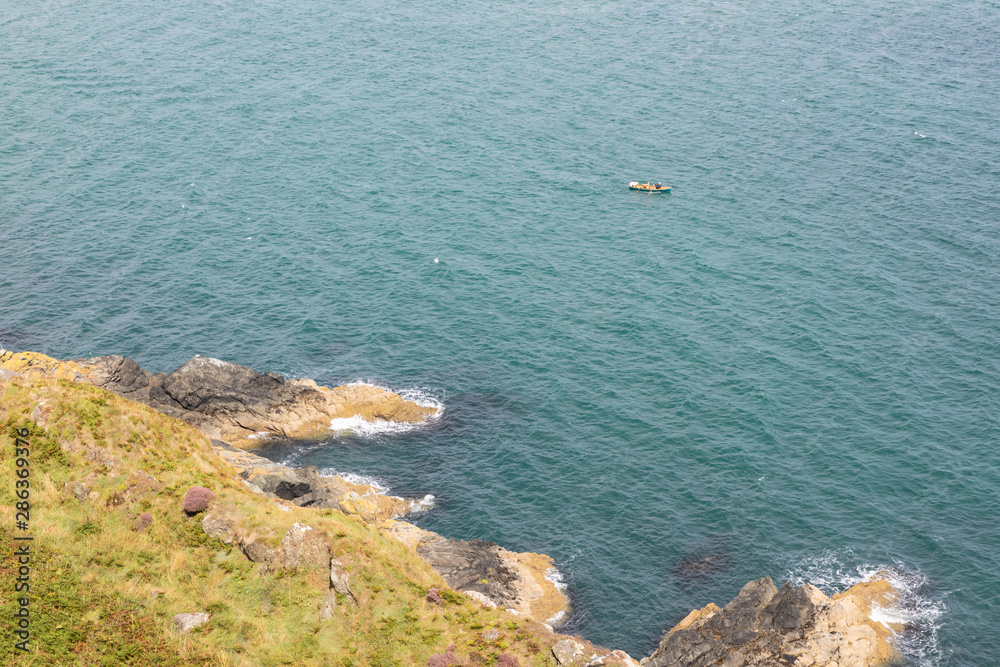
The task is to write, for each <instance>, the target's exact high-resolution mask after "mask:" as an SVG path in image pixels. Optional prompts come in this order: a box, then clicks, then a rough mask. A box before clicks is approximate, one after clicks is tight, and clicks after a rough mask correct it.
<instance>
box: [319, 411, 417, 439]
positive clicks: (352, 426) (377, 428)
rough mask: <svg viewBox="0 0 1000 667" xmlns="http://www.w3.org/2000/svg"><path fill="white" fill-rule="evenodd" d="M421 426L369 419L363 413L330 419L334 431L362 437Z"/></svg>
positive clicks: (405, 430) (398, 431)
mask: <svg viewBox="0 0 1000 667" xmlns="http://www.w3.org/2000/svg"><path fill="white" fill-rule="evenodd" d="M420 426H422V424H407V423H405V422H392V421H388V420H386V419H376V420H375V421H368V420H367V419H365V418H364V417H362V416H361V415H354V416H353V417H341V418H339V419H331V420H330V430H331V431H333V432H334V433H351V434H354V435H360V436H362V437H371V436H375V435H386V434H390V433H406V432H407V431H412V430H414V429H416V428H419V427H420Z"/></svg>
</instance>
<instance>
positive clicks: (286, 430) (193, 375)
mask: <svg viewBox="0 0 1000 667" xmlns="http://www.w3.org/2000/svg"><path fill="white" fill-rule="evenodd" d="M74 363H75V364H77V366H78V367H80V368H81V369H82V374H83V376H84V377H85V379H86V380H87V381H90V382H92V383H93V384H96V385H98V386H100V387H104V388H105V389H108V390H110V391H113V392H115V393H116V394H119V395H122V396H125V397H127V398H131V399H133V400H137V401H139V402H141V403H147V404H148V405H151V406H152V407H154V408H156V409H157V410H160V411H161V412H164V413H166V414H170V415H171V416H174V417H178V418H180V419H183V420H185V421H187V422H189V423H191V424H192V425H194V426H196V427H197V428H200V429H201V430H202V431H203V432H205V433H206V434H207V435H209V436H210V437H215V438H221V439H225V440H227V441H229V442H231V443H232V442H238V443H239V444H245V445H251V444H254V443H253V441H252V440H250V436H253V435H255V434H257V433H270V434H273V435H278V436H283V437H289V438H296V437H306V436H310V435H314V434H317V433H323V432H325V431H327V430H328V429H329V427H330V420H331V419H338V418H345V417H353V416H355V415H359V416H361V417H362V418H364V419H367V420H369V421H375V420H387V421H396V422H409V423H421V422H424V421H425V420H426V419H427V418H428V417H429V416H431V415H433V414H434V413H435V412H436V410H434V409H433V408H425V407H422V406H419V405H417V404H416V403H413V402H412V401H406V400H404V399H403V398H402V397H400V396H399V395H398V394H395V393H393V392H390V391H386V390H384V389H380V388H378V387H371V386H368V385H345V386H342V387H335V388H333V389H330V388H328V387H321V386H319V385H317V384H316V383H315V382H314V381H312V380H307V379H301V380H285V379H284V378H283V377H281V376H280V375H278V374H276V373H263V374H262V373H258V372H256V371H255V370H253V369H252V368H248V367H246V366H240V365H239V364H234V363H230V362H228V361H222V360H220V359H212V358H210V357H200V356H199V357H195V358H193V359H190V360H189V361H187V362H186V363H185V364H184V365H183V366H181V367H180V368H178V369H177V370H175V371H173V372H172V373H169V374H163V373H157V374H150V373H149V372H148V371H145V370H143V369H142V368H140V367H139V365H138V364H136V363H135V362H134V361H132V360H131V359H125V358H124V357H120V356H118V355H113V356H109V357H94V358H90V359H78V360H75V361H74ZM300 495H301V494H300Z"/></svg>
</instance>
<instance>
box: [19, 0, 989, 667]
mask: <svg viewBox="0 0 1000 667" xmlns="http://www.w3.org/2000/svg"><path fill="white" fill-rule="evenodd" d="M998 34H1000V10H998V7H997V5H996V4H995V3H993V2H988V1H985V0H974V1H972V2H966V3H956V2H950V1H942V0H938V1H936V2H931V3H916V2H912V1H909V0H890V1H889V2H887V3H882V4H880V5H878V6H871V5H869V4H865V3H860V2H858V1H857V0H834V2H832V3H815V2H805V1H804V0H782V1H781V2H778V3H773V4H771V5H768V6H766V7H764V6H761V7H749V6H747V5H745V4H742V3H739V2H735V1H732V0H722V1H719V2H700V1H699V2H681V3H680V4H675V5H671V6H669V7H668V6H666V5H662V4H656V3H651V2H645V1H640V2H638V3H636V2H631V3H627V4H626V3H622V2H591V3H579V2H577V3H568V2H563V1H561V0H550V1H548V2H540V1H538V0H515V1H514V2H507V3H492V2H474V3H472V4H471V5H463V6H461V7H458V6H456V5H453V4H451V3H447V2H443V1H442V0H416V2H411V3H406V4H389V5H385V4H376V3H373V2H369V1H367V0H362V1H361V2H359V3H352V4H349V5H347V4H342V3H320V2H315V1H314V0H291V1H286V2H280V3H279V2H273V1H270V0H249V1H248V2H245V3H239V4H236V3H230V2H225V1H223V0H219V1H215V2H209V3H191V2H184V1H182V2H180V3H175V4H172V5H169V6H150V5H134V4H125V5H122V4H120V3H110V2H107V0H85V1H84V2H83V3H68V2H60V1H58V0H56V1H53V2H47V3H43V4H41V5H29V6H13V5H11V6H7V7H4V8H0V44H2V45H3V47H2V48H0V58H2V60H3V63H4V65H5V67H4V72H5V76H4V84H5V85H3V86H0V108H2V109H3V111H4V113H3V114H0V294H2V296H3V298H2V299H0V345H2V346H4V347H6V348H8V349H30V350H34V351H39V352H44V353H46V354H49V355H51V356H55V357H60V358H79V357H87V356H95V355H103V354H123V355H126V356H129V357H131V358H134V359H135V360H136V361H138V362H139V363H140V364H141V365H142V366H143V367H145V368H148V369H149V370H152V371H170V370H173V369H174V368H176V367H178V366H180V365H181V364H182V363H183V362H184V361H186V360H187V359H189V358H190V357H192V356H194V355H195V354H201V355H203V356H212V357H217V358H220V359H225V360H227V361H232V362H235V363H239V364H244V365H247V366H250V367H252V368H254V369H256V370H258V371H261V372H265V371H274V372H280V373H282V374H284V375H286V376H289V377H309V378H312V379H315V380H316V381H318V382H320V383H322V384H338V383H343V382H350V381H366V382H373V383H379V384H382V385H385V386H389V387H391V388H393V389H396V390H407V391H410V392H412V395H414V396H423V397H425V398H427V399H428V400H434V401H437V402H439V403H440V404H442V405H443V406H444V408H445V409H444V413H443V415H442V416H441V418H440V419H439V420H438V421H436V422H435V423H434V424H432V425H430V426H428V427H426V428H420V429H413V430H408V431H406V432H400V433H384V432H377V431H375V432H370V433H367V434H365V433H362V434H355V435H350V434H343V433H339V434H337V433H331V437H330V438H329V439H328V440H327V441H326V442H323V443H319V444H317V443H312V444H309V445H307V446H306V445H302V444H301V443H287V442H285V443H282V442H277V443H270V444H269V446H268V449H267V452H268V455H269V456H272V457H274V458H276V459H278V460H282V461H287V462H289V463H294V464H296V465H316V466H317V467H319V468H321V469H324V470H329V471H334V470H335V471H341V472H347V473H352V474H356V475H364V476H367V477H369V478H371V479H373V480H376V481H378V482H379V483H380V484H382V485H383V486H385V487H387V488H389V489H391V490H392V491H393V492H394V493H398V494H400V495H407V496H412V497H417V498H424V497H426V496H428V495H431V496H433V497H434V498H433V506H432V507H431V508H430V510H429V511H427V512H425V513H423V514H422V515H420V517H419V518H418V521H419V523H420V525H421V526H422V527H424V528H427V529H429V530H433V531H436V532H439V533H442V534H444V535H446V536H448V537H452V538H459V539H469V538H479V539H485V540H491V541H495V542H497V543H499V544H501V545H503V546H504V547H506V548H509V549H512V550H517V551H534V552H541V553H545V554H549V555H550V556H552V557H553V558H554V559H555V562H556V565H557V567H558V569H559V572H560V573H561V575H562V577H563V578H564V580H565V583H566V585H567V587H568V592H569V595H570V597H571V599H572V603H573V610H572V613H571V615H570V617H569V619H568V623H567V625H566V626H565V628H566V630H568V631H570V632H574V633H579V634H582V635H583V636H585V637H587V638H588V639H589V640H591V641H593V642H595V643H599V644H602V645H606V646H610V647H613V648H621V649H623V650H625V651H627V652H628V653H630V654H631V655H633V656H634V657H636V658H640V657H642V656H645V655H648V654H649V653H650V651H652V650H653V649H654V648H655V646H656V643H657V641H658V639H659V637H660V635H661V633H662V632H663V631H664V630H666V629H667V628H669V627H670V626H671V625H673V624H674V623H675V622H676V621H678V620H680V618H682V617H683V616H684V615H685V614H687V613H688V612H689V611H690V610H691V609H694V608H700V607H703V606H704V605H706V604H707V603H709V602H715V603H717V604H724V603H725V602H727V601H729V600H730V599H732V597H733V596H734V595H735V594H736V593H737V592H738V590H739V588H740V587H741V586H742V585H743V584H745V583H746V582H747V581H750V580H752V579H757V578H759V577H762V576H764V575H770V576H772V577H773V578H774V579H775V581H776V582H777V583H778V584H779V585H780V584H781V583H782V582H783V580H784V579H791V580H793V581H795V582H802V581H811V582H813V583H815V584H817V585H819V586H820V587H821V588H824V590H827V591H828V592H829V591H830V590H833V589H835V588H838V589H839V588H842V587H845V586H847V585H850V584H851V583H853V582H856V581H858V580H860V579H861V578H863V577H865V576H868V575H870V574H872V573H874V572H877V571H886V572H888V573H889V574H890V576H892V577H893V578H894V580H895V581H896V582H897V584H898V585H899V586H900V587H901V588H902V589H903V590H904V593H905V594H904V599H903V601H902V603H901V604H900V605H899V606H898V608H896V609H894V610H887V611H885V612H884V613H886V614H895V615H897V616H894V617H902V618H905V619H906V620H908V621H909V623H910V630H908V631H907V632H906V633H905V635H904V636H903V637H902V638H901V640H902V643H903V647H904V653H905V657H906V664H907V665H909V666H911V667H913V666H920V667H939V666H941V667H944V666H948V667H952V666H954V667H982V666H983V665H989V664H992V663H993V662H995V660H996V658H995V656H996V655H998V654H1000V639H998V638H997V633H996V632H995V630H994V625H995V621H996V619H997V618H998V616H1000V580H998V578H997V576H996V572H997V571H998V570H1000V531H998V530H997V517H998V513H1000V454H998V451H997V443H998V440H1000V439H998V432H1000V429H998V420H1000V334H998V330H1000V329H998V323H1000V298H998V289H1000V288H998V286H1000V262H998V257H1000V233H998V224H1000V223H998V221H1000V165H998V157H997V156H998V155H1000V122H998V121H1000V49H998V48H997V38H996V36H997V35H998ZM633 180H638V181H643V182H645V181H647V180H652V181H661V182H663V184H664V185H669V186H672V188H673V190H672V192H671V193H670V194H668V195H655V196H650V195H648V194H643V193H639V192H632V191H629V189H628V183H629V181H633ZM705 558H708V559H710V560H709V561H705V562H711V563H713V565H712V567H707V568H703V569H698V568H693V569H692V568H690V567H688V566H687V565H685V564H686V563H691V562H697V561H699V560H700V559H705ZM692 572H694V574H692Z"/></svg>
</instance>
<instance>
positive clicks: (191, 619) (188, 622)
mask: <svg viewBox="0 0 1000 667" xmlns="http://www.w3.org/2000/svg"><path fill="white" fill-rule="evenodd" d="M209 618H211V617H210V616H209V615H208V614H206V613H205V612H203V611H202V612H198V613H195V614H177V615H176V616H174V627H175V628H177V632H179V633H180V634H182V635H183V634H185V633H187V632H190V631H191V630H193V629H195V628H197V627H200V626H202V625H205V624H206V623H208V619H209Z"/></svg>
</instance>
